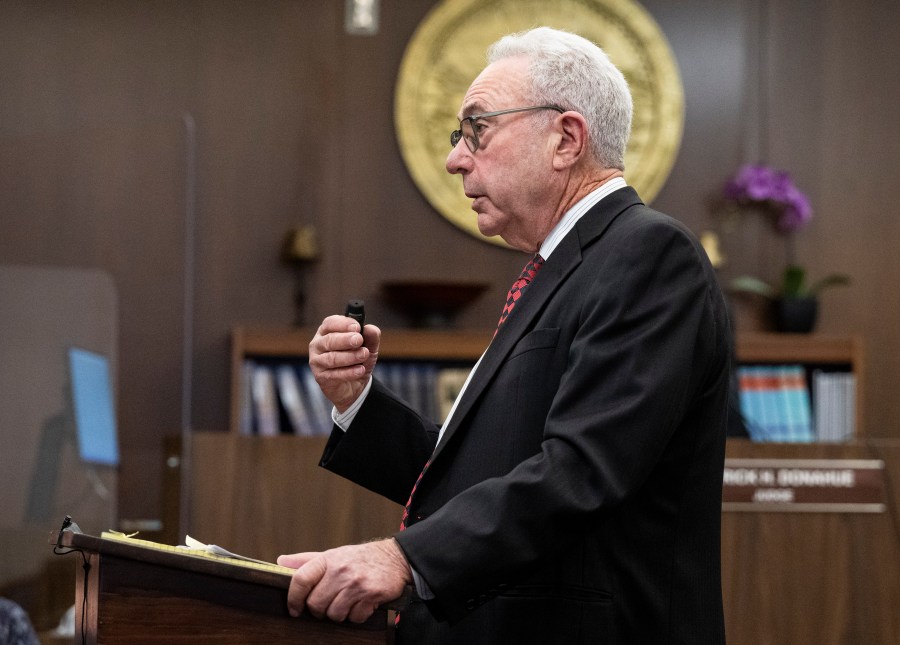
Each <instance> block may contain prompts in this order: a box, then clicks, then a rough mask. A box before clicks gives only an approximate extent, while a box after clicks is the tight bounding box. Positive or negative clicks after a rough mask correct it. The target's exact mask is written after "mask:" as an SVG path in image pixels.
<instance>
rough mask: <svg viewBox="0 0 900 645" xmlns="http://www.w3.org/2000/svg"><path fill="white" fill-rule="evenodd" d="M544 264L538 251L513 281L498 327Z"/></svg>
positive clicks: (402, 520)
mask: <svg viewBox="0 0 900 645" xmlns="http://www.w3.org/2000/svg"><path fill="white" fill-rule="evenodd" d="M543 265H544V258H542V257H541V255H540V253H537V254H535V256H534V257H533V258H532V259H531V261H530V262H529V263H528V264H526V265H525V268H524V269H522V273H521V274H520V275H519V279H518V280H516V281H515V282H513V285H512V286H511V287H510V288H509V292H508V293H507V294H506V305H504V307H503V313H501V314H500V322H498V323H497V329H500V325H502V324H503V321H504V320H506V318H507V317H508V316H509V314H510V312H512V310H513V308H514V307H515V306H516V302H518V300H519V298H520V297H521V296H522V291H523V290H524V289H525V287H527V286H528V284H529V283H530V282H531V281H532V280H534V276H536V275H537V272H538V270H539V269H540V268H541V267H542V266H543ZM494 334H495V335H496V334H497V332H496V331H495V332H494ZM430 465H431V459H429V460H428V461H427V462H425V467H424V468H422V472H420V473H419V477H418V479H416V483H415V484H413V487H412V491H410V493H409V499H408V500H406V506H404V507H403V515H402V516H401V517H400V530H401V531H402V530H404V529H405V528H406V527H407V523H408V521H409V507H410V504H412V499H413V495H415V494H416V488H418V487H419V482H420V481H422V475H424V474H425V471H426V470H428V467H429V466H430Z"/></svg>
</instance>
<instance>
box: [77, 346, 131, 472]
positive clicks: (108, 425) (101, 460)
mask: <svg viewBox="0 0 900 645" xmlns="http://www.w3.org/2000/svg"><path fill="white" fill-rule="evenodd" d="M69 377H70V379H71V386H72V405H73V408H74V416H75V430H76V436H77V440H78V454H79V455H80V457H81V460H82V461H84V462H86V463H89V464H101V465H105V466H118V465H119V444H118V440H117V436H116V412H115V402H114V395H113V387H112V378H111V376H110V371H109V359H107V357H106V356H103V355H102V354H97V353H95V352H91V351H88V350H85V349H81V348H79V347H72V348H70V349H69Z"/></svg>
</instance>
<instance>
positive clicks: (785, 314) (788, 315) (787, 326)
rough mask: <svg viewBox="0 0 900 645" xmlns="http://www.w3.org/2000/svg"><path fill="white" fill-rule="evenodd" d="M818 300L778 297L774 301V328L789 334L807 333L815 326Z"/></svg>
mask: <svg viewBox="0 0 900 645" xmlns="http://www.w3.org/2000/svg"><path fill="white" fill-rule="evenodd" d="M818 313H819V301H818V300H817V299H816V298H779V299H778V300H776V301H775V329H777V330H778V331H781V332H787V333H791V334H808V333H809V332H811V331H812V330H813V329H814V328H815V326H816V317H817V315H818Z"/></svg>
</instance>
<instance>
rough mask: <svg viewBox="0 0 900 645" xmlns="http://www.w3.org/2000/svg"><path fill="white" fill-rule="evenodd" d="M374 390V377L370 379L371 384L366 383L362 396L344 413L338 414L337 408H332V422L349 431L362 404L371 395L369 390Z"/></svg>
mask: <svg viewBox="0 0 900 645" xmlns="http://www.w3.org/2000/svg"><path fill="white" fill-rule="evenodd" d="M371 389H372V377H371V376H370V377H369V382H368V383H366V387H365V388H363V391H362V394H360V395H359V396H358V397H356V400H355V401H354V402H353V403H351V404H350V407H349V408H347V409H346V410H344V412H343V413H341V412H338V411H337V408H334V407H333V408H331V420H332V421H334V425H336V426H337V427H338V428H340V429H341V430H343V431H344V432H346V431H347V428H349V427H350V424H351V423H353V419H355V418H356V413H357V412H359V409H360V408H361V407H362V404H363V403H364V402H365V400H366V397H367V396H368V395H369V390H371Z"/></svg>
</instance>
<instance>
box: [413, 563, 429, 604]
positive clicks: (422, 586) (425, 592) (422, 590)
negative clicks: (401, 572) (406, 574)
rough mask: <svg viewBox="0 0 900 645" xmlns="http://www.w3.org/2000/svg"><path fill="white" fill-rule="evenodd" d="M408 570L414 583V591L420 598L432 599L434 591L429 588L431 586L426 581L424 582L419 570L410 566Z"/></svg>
mask: <svg viewBox="0 0 900 645" xmlns="http://www.w3.org/2000/svg"><path fill="white" fill-rule="evenodd" d="M409 570H410V571H412V577H413V584H415V585H416V593H417V594H418V596H419V598H421V599H422V600H432V599H433V598H434V592H433V591H432V590H431V587H429V586H428V583H427V582H425V578H423V577H422V576H420V575H419V572H418V571H416V570H415V569H413V568H412V567H410V568H409Z"/></svg>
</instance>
